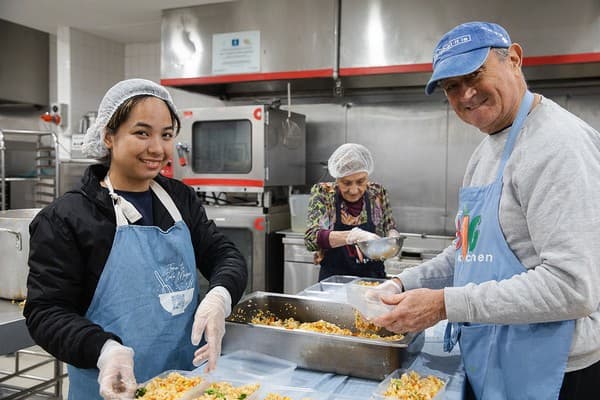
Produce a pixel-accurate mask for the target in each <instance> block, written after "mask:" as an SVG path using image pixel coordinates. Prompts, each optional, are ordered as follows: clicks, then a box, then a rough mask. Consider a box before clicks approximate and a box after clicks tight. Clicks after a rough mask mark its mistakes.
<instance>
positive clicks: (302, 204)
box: [289, 194, 310, 232]
mask: <svg viewBox="0 0 600 400" xmlns="http://www.w3.org/2000/svg"><path fill="white" fill-rule="evenodd" d="M309 198H310V195H309V194H291V195H290V199H289V202H290V218H291V224H292V230H293V231H294V232H304V231H305V230H306V218H307V216H308V199H309Z"/></svg>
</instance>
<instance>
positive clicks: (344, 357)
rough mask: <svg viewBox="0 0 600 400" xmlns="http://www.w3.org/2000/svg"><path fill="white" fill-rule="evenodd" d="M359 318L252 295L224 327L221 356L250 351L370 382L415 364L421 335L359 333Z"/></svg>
mask: <svg viewBox="0 0 600 400" xmlns="http://www.w3.org/2000/svg"><path fill="white" fill-rule="evenodd" d="M356 322H357V313H356V312H355V311H354V309H353V308H352V307H351V306H350V305H349V304H345V303H336V302H331V301H325V300H320V299H313V298H305V297H302V296H297V295H284V294H279V293H269V292H254V293H251V294H249V295H247V296H246V297H245V298H244V299H242V301H241V302H240V303H238V305H237V306H236V307H235V308H234V309H233V311H232V313H231V316H230V317H229V318H228V320H227V322H226V333H225V337H224V338H223V352H224V353H225V354H226V353H230V352H233V351H236V350H242V349H247V348H252V349H253V350H256V351H258V352H261V353H264V354H268V355H271V356H274V357H279V358H282V359H284V360H288V361H292V362H294V363H296V364H297V365H298V367H302V368H307V369H313V370H318V371H324V372H335V373H337V374H342V375H352V376H357V377H362V378H368V379H379V380H381V379H383V378H384V377H385V376H386V375H387V374H389V373H390V372H392V371H393V370H395V369H398V368H400V366H401V363H402V362H403V361H406V360H409V359H411V358H414V357H415V356H416V354H417V353H418V352H419V351H420V350H421V348H422V347H423V342H424V338H423V335H422V334H421V333H411V334H407V335H394V334H393V333H391V332H388V331H385V330H377V331H374V330H370V329H375V327H374V326H373V325H371V324H364V326H362V325H361V324H359V325H361V327H362V328H368V329H367V330H366V331H364V332H362V333H361V332H359V330H358V329H357V327H356Z"/></svg>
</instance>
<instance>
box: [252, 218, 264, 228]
mask: <svg viewBox="0 0 600 400" xmlns="http://www.w3.org/2000/svg"><path fill="white" fill-rule="evenodd" d="M254 229H256V230H257V231H264V230H265V219H264V218H263V217H258V218H256V219H255V220H254Z"/></svg>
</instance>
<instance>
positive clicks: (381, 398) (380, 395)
mask: <svg viewBox="0 0 600 400" xmlns="http://www.w3.org/2000/svg"><path fill="white" fill-rule="evenodd" d="M410 371H414V372H416V373H418V374H419V375H420V376H421V378H425V377H427V376H435V377H436V378H439V379H440V380H441V381H442V382H443V386H442V387H441V388H440V389H439V390H438V392H437V393H436V394H435V396H434V397H432V400H440V399H442V398H443V396H444V392H445V391H446V386H447V385H448V381H449V380H450V377H449V376H448V375H446V374H444V373H441V372H439V371H434V370H430V369H429V368H425V367H423V366H414V367H410V368H406V369H405V368H401V369H397V370H395V371H393V372H392V373H391V374H389V375H388V376H387V377H386V378H385V379H384V380H383V381H382V382H381V383H380V384H379V385H378V386H377V389H375V392H374V393H373V399H375V400H404V399H403V398H401V397H395V396H385V395H384V393H385V392H386V391H387V389H388V387H389V385H390V383H391V382H392V379H399V378H400V377H401V376H402V374H404V373H408V372H410Z"/></svg>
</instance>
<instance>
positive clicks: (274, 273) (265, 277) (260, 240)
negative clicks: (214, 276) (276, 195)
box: [200, 205, 290, 293]
mask: <svg viewBox="0 0 600 400" xmlns="http://www.w3.org/2000/svg"><path fill="white" fill-rule="evenodd" d="M205 209H206V215H207V217H208V218H209V219H212V220H213V221H215V224H216V225H217V227H218V228H219V231H221V232H223V233H224V234H225V235H226V236H227V237H228V238H229V239H230V240H231V241H232V242H233V243H234V244H235V245H236V247H237V248H238V249H239V250H240V251H241V252H242V254H243V256H244V258H245V259H246V263H247V265H248V285H247V287H246V293H250V292H254V291H257V290H266V291H269V292H282V291H283V245H282V243H281V235H279V234H277V233H276V231H278V230H281V229H285V228H288V227H289V226H290V212H289V207H288V206H287V205H280V206H272V207H270V208H269V209H268V211H265V210H266V209H264V208H262V207H253V206H221V205H206V206H205ZM207 286H208V282H207V281H206V280H205V279H204V278H203V277H201V279H200V287H201V289H204V290H203V292H202V293H206V287H207Z"/></svg>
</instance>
